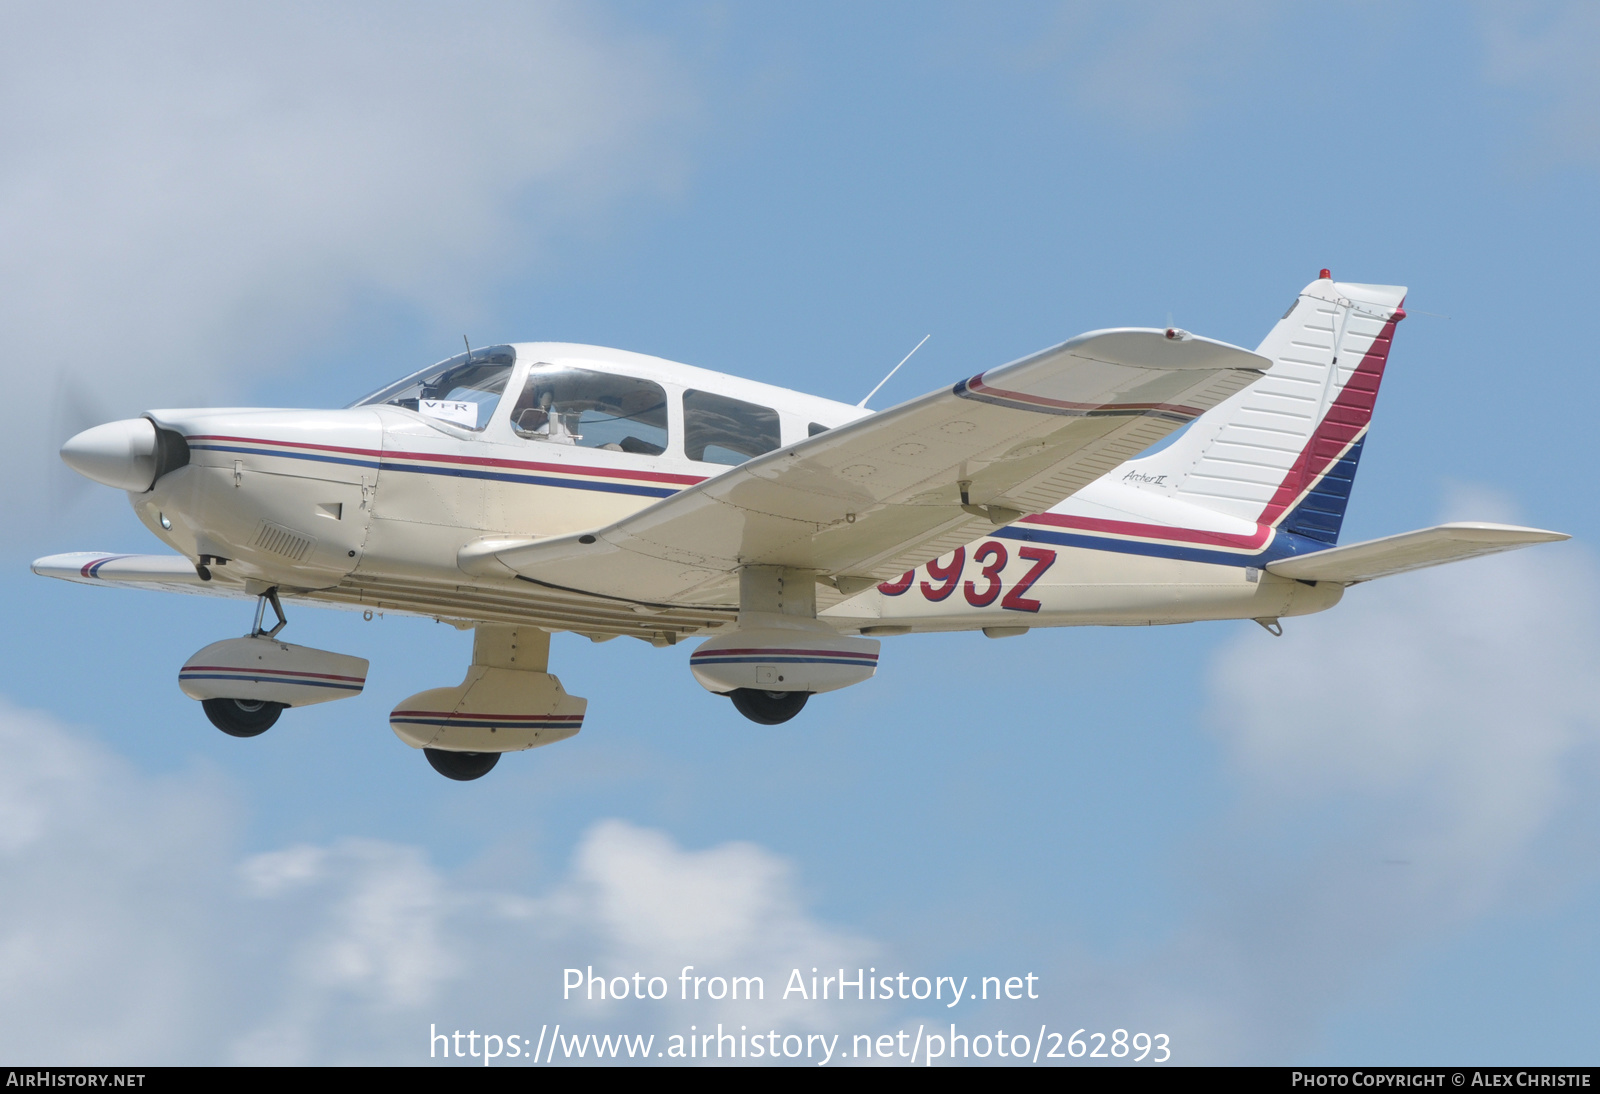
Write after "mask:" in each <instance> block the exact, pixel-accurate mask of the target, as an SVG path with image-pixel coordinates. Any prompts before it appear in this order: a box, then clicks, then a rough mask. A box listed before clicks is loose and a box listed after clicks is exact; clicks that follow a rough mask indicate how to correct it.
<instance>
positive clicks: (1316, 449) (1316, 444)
mask: <svg viewBox="0 0 1600 1094" xmlns="http://www.w3.org/2000/svg"><path fill="white" fill-rule="evenodd" d="M1394 327H1395V320H1394V319H1393V318H1390V319H1389V320H1387V321H1386V322H1385V323H1384V325H1383V330H1382V331H1380V332H1379V333H1378V335H1377V336H1376V337H1375V338H1373V340H1372V345H1371V347H1369V348H1368V350H1367V353H1366V356H1364V357H1363V358H1362V359H1361V364H1360V365H1358V366H1356V370H1355V373H1354V374H1353V375H1352V376H1351V377H1350V379H1349V381H1347V382H1346V384H1345V386H1344V388H1343V390H1341V391H1340V392H1339V397H1338V398H1337V399H1335V400H1334V402H1333V405H1332V406H1331V407H1329V408H1328V413H1327V415H1326V416H1325V417H1324V418H1323V419H1322V422H1321V424H1319V425H1318V426H1317V430H1316V432H1315V433H1313V434H1312V437H1311V443H1310V444H1308V445H1306V447H1305V448H1304V449H1303V450H1302V451H1301V453H1300V456H1299V458H1298V459H1296V460H1295V462H1294V466H1293V467H1291V468H1290V469H1289V473H1288V474H1287V475H1285V476H1284V479H1283V482H1282V483H1281V484H1280V485H1279V487H1278V489H1277V492H1276V493H1274V494H1273V496H1272V499H1271V500H1270V501H1268V502H1267V504H1266V506H1265V508H1263V509H1262V511H1261V516H1260V517H1259V518H1258V519H1259V521H1260V522H1261V523H1262V524H1277V523H1278V521H1279V519H1280V518H1282V517H1283V515H1284V514H1285V513H1287V512H1288V511H1289V509H1290V508H1291V506H1292V505H1293V503H1294V501H1295V500H1296V499H1297V498H1299V497H1300V496H1301V495H1302V494H1305V493H1307V491H1308V488H1310V487H1312V486H1313V485H1314V484H1315V483H1316V482H1317V481H1318V480H1319V479H1320V477H1321V476H1322V475H1323V474H1324V473H1325V472H1326V471H1327V470H1328V469H1329V467H1330V466H1331V465H1332V463H1333V461H1334V460H1335V459H1336V458H1337V457H1335V456H1334V455H1332V454H1331V452H1334V451H1337V452H1344V451H1346V450H1348V449H1350V448H1351V447H1352V446H1353V445H1354V444H1356V443H1357V442H1358V441H1359V440H1360V438H1361V434H1363V433H1365V432H1366V429H1367V426H1368V425H1369V424H1371V422H1372V408H1373V405H1374V399H1373V397H1372V392H1373V391H1375V390H1376V389H1377V386H1378V384H1379V383H1380V382H1381V381H1382V380H1383V367H1384V364H1385V363H1386V362H1387V361H1388V358H1389V344H1390V341H1391V339H1392V338H1393V337H1394ZM1358 377H1359V378H1360V380H1361V381H1363V382H1362V383H1360V384H1359V385H1357V378H1358ZM1369 384H1370V387H1369V386H1368V385H1369ZM1352 385H1356V386H1352ZM1323 453H1330V454H1328V455H1324V454H1323Z"/></svg>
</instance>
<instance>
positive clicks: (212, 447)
mask: <svg viewBox="0 0 1600 1094" xmlns="http://www.w3.org/2000/svg"><path fill="white" fill-rule="evenodd" d="M189 449H190V451H194V450H196V449H198V450H199V451H201V452H235V453H240V452H242V453H245V454H247V455H251V456H277V457H280V458H282V459H286V460H311V461H312V462H314V463H344V464H349V465H350V466H351V467H370V468H372V469H374V470H376V469H377V468H378V463H377V462H376V461H375V460H358V459H354V458H352V457H349V456H316V455H312V454H311V453H309V452H284V451H282V450H281V449H277V448H235V447H232V446H230V445H225V444H191V445H190V446H189Z"/></svg>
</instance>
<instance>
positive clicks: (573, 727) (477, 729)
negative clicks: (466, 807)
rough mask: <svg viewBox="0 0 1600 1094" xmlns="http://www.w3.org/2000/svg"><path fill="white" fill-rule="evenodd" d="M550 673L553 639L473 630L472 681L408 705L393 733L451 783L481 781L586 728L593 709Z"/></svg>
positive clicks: (522, 630)
mask: <svg viewBox="0 0 1600 1094" xmlns="http://www.w3.org/2000/svg"><path fill="white" fill-rule="evenodd" d="M549 667H550V635H549V634H548V633H547V632H545V631H542V630H539V629H538V628H536V627H504V626H491V625H488V624H485V625H484V626H480V627H477V628H475V631H474V634H473V637H472V664H470V665H469V666H468V667H467V675H466V679H464V680H462V681H461V683H459V684H457V685H456V686H455V687H452V688H429V689H428V690H427V691H422V692H418V693H417V694H416V695H413V696H411V697H409V698H407V699H404V700H402V701H401V703H400V705H399V706H397V707H395V708H394V710H392V711H390V712H389V726H390V728H392V729H393V730H394V732H395V736H397V737H399V738H400V739H401V740H402V741H404V742H405V743H406V744H408V745H410V746H411V747H412V748H418V749H421V750H422V754H423V755H424V756H426V757H427V760H428V764H429V765H430V766H431V767H432V768H433V769H434V770H435V771H437V772H438V773H439V774H441V775H443V776H444V777H445V778H447V779H454V780H455V781H457V782H470V781H472V780H473V779H481V778H483V776H485V775H487V774H488V773H489V772H490V770H492V769H493V767H494V765H495V764H496V763H498V762H499V761H500V754H501V753H503V752H522V751H524V750H526V749H530V748H539V747H541V746H543V745H548V744H554V743H555V742H557V741H564V740H566V739H567V738H568V737H571V736H572V735H573V734H575V733H577V732H578V730H579V728H580V727H581V726H582V725H583V715H584V712H585V710H587V708H588V701H587V700H585V699H580V698H578V697H577V696H576V695H568V694H567V693H566V692H565V691H563V690H562V688H561V681H560V680H557V679H556V678H555V677H554V676H552V675H550V673H549V671H548V670H549Z"/></svg>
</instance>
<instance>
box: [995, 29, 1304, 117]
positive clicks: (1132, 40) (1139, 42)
mask: <svg viewBox="0 0 1600 1094" xmlns="http://www.w3.org/2000/svg"><path fill="white" fill-rule="evenodd" d="M1278 14H1279V11H1278V9H1275V8H1274V7H1273V6H1272V5H1269V4H1263V3H1258V2H1248V3H1182V2H1176V0H1158V2H1154V3H1145V4H1139V5H1127V4H1095V3H1089V4H1083V3H1073V4H1062V5H1058V6H1056V7H1055V8H1053V9H1051V13H1050V15H1049V16H1048V17H1047V18H1046V19H1045V20H1044V21H1043V22H1042V25H1040V26H1038V27H1034V28H1030V31H1029V33H1028V44H1027V45H1026V46H1025V47H1023V48H1021V49H1017V50H1015V51H1014V52H1013V54H1012V56H1013V59H1014V62H1015V63H1016V64H1018V65H1021V66H1023V67H1026V68H1033V69H1046V70H1053V71H1059V72H1060V73H1061V76H1062V79H1063V80H1064V86H1065V89H1066V91H1067V96H1068V100H1069V101H1070V102H1071V103H1072V104H1073V105H1074V106H1076V107H1077V108H1079V109H1080V110H1082V111H1083V112H1085V113H1087V114H1089V115H1091V116H1095V117H1100V118H1104V119H1106V120H1109V121H1111V122H1112V123H1114V124H1118V125H1122V126H1127V127H1129V128H1132V129H1135V130H1138V131H1141V132H1170V131H1173V130H1176V129H1179V128H1181V127H1182V126H1184V125H1185V124H1187V123H1188V122H1189V121H1190V120H1191V119H1192V118H1193V117H1194V116H1195V115H1196V114H1197V113H1199V112H1200V111H1201V110H1203V109H1204V108H1206V107H1209V106H1211V105H1214V102H1215V100H1216V98H1217V97H1218V96H1220V95H1225V94H1227V93H1228V91H1229V85H1230V83H1231V82H1232V81H1233V80H1235V79H1237V78H1238V76H1239V75H1240V74H1241V73H1244V72H1248V71H1249V70H1250V69H1249V65H1248V64H1246V62H1248V61H1250V60H1251V59H1253V58H1255V57H1256V56H1257V55H1258V54H1259V53H1260V52H1261V51H1262V50H1263V49H1264V48H1266V46H1267V45H1268V44H1269V42H1270V34H1271V30H1272V28H1273V24H1274V23H1275V22H1276V18H1277V16H1278Z"/></svg>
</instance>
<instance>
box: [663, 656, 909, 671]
mask: <svg viewBox="0 0 1600 1094" xmlns="http://www.w3.org/2000/svg"><path fill="white" fill-rule="evenodd" d="M689 663H690V664H691V665H747V664H762V665H861V666H862V667H864V668H872V667H873V666H875V665H876V664H877V663H878V661H877V658H873V659H872V660H871V661H861V660H856V659H853V658H843V657H717V656H716V655H715V654H709V653H708V654H703V655H702V654H695V655H694V656H693V657H691V658H689Z"/></svg>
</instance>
